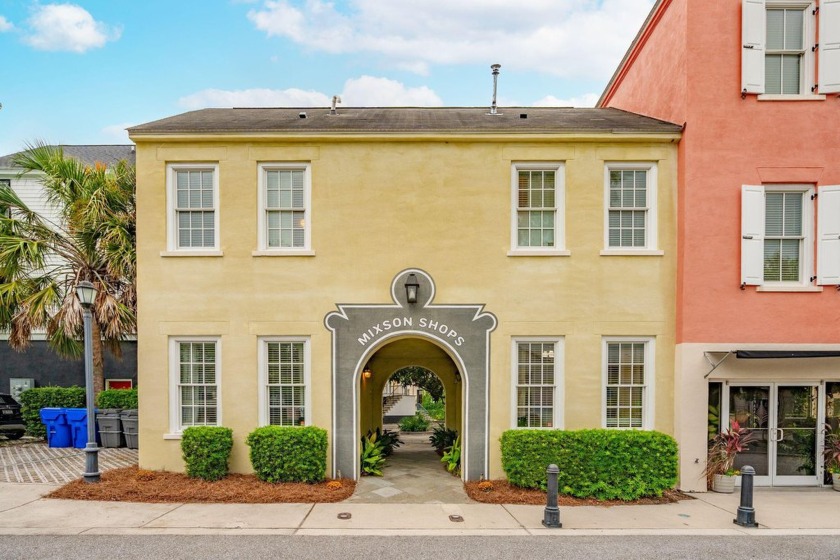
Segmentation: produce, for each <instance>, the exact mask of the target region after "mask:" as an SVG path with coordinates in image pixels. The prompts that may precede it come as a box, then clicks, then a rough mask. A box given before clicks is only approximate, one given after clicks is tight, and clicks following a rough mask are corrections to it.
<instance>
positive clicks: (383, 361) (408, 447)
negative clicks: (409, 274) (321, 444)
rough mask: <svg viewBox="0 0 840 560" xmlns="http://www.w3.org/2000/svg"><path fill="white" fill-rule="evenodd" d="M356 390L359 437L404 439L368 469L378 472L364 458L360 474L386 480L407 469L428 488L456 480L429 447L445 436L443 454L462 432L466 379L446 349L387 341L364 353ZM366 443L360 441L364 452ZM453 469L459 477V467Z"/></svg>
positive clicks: (418, 341)
mask: <svg viewBox="0 0 840 560" xmlns="http://www.w3.org/2000/svg"><path fill="white" fill-rule="evenodd" d="M358 394H359V401H360V402H359V424H358V425H359V436H358V437H359V438H360V439H364V438H366V437H369V436H370V435H372V434H376V433H377V430H378V433H379V434H380V437H381V435H382V434H384V435H385V439H386V443H387V440H388V439H389V437H390V435H391V434H394V435H395V437H398V438H399V439H400V440H401V441H402V443H401V444H400V445H397V446H394V447H393V448H392V449H391V451H392V453H391V454H389V455H387V456H385V461H384V463H383V464H382V465H381V468H377V469H370V470H372V471H379V472H378V473H377V472H367V473H366V472H365V471H366V465H365V463H364V458H362V466H361V468H362V474H363V475H365V474H374V475H377V476H378V475H379V473H381V476H383V478H384V479H385V480H391V481H393V480H394V479H395V478H397V479H398V478H399V476H400V475H401V474H403V473H406V472H409V473H410V474H411V475H417V474H418V473H422V474H423V476H424V477H425V478H426V483H427V484H428V485H430V486H436V485H438V482H441V483H443V482H445V479H446V478H450V479H454V480H457V479H455V477H452V476H451V475H449V474H447V468H446V467H447V463H445V462H442V461H441V453H439V452H437V450H436V447H435V446H434V445H433V443H439V440H440V439H446V438H447V437H449V439H450V440H451V441H449V442H448V443H449V444H448V445H446V446H445V447H446V448H447V449H441V452H443V451H446V450H449V449H448V448H451V446H452V445H453V444H455V443H456V442H455V438H456V437H457V436H459V435H461V434H463V418H464V414H463V402H464V397H465V394H464V383H463V381H462V375H461V372H460V371H459V369H458V366H457V365H456V363H455V362H454V361H453V359H452V358H451V357H450V356H449V354H448V353H447V352H446V351H445V350H444V349H442V348H441V347H439V346H438V345H436V344H435V343H434V342H432V341H430V340H428V339H425V338H421V337H406V338H399V339H396V340H393V341H391V342H388V343H386V344H385V345H383V346H381V347H380V348H378V349H376V351H375V352H373V353H372V354H371V355H370V356H369V357H368V359H367V361H366V363H365V366H364V367H363V369H362V375H361V376H360V377H359V393H358ZM424 404H425V406H424ZM412 426H414V427H415V428H416V429H415V430H412V429H411V428H412ZM452 434H454V436H453V435H452ZM435 436H436V437H435ZM462 439H463V438H462ZM368 443H370V442H368ZM461 444H462V441H458V442H457V445H459V446H460V445H461ZM366 447H367V446H366V444H365V442H362V455H364V454H365V453H364V452H365V448H366ZM452 471H453V472H452V474H459V475H460V472H459V469H457V468H453V469H452Z"/></svg>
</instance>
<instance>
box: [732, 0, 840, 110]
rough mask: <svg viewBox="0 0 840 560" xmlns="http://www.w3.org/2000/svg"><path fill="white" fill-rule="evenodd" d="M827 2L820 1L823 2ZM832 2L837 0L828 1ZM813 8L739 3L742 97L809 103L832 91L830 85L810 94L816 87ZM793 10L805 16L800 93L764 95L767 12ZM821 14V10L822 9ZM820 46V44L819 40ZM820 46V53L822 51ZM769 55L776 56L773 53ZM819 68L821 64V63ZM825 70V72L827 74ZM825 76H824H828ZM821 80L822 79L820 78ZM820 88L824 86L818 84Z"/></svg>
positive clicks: (773, 0) (799, 0)
mask: <svg viewBox="0 0 840 560" xmlns="http://www.w3.org/2000/svg"><path fill="white" fill-rule="evenodd" d="M825 1H826V0H823V2H825ZM830 1H831V2H833V1H836V0H830ZM815 7H816V4H815V3H814V2H813V1H811V0H742V15H741V20H742V33H741V42H742V48H741V91H742V94H744V95H745V94H756V95H757V99H758V100H760V101H811V100H823V99H825V95H824V94H825V93H828V92H830V91H833V89H832V87H831V86H830V85H829V84H824V87H823V88H822V91H820V90H818V93H814V92H813V91H812V89H811V88H812V87H813V86H814V85H816V78H815V77H816V65H817V59H816V56H815V54H814V51H813V47H814V45H815V44H816V37H817V35H816V27H817V24H816V21H815V19H816V17H820V25H821V26H822V17H821V14H819V15H817V16H815V15H814V10H815ZM784 8H787V9H794V10H802V11H803V12H804V16H805V17H804V21H803V45H802V47H803V50H802V60H801V66H800V89H799V93H795V94H782V93H778V94H776V93H773V94H770V93H765V91H766V89H767V84H766V80H765V72H766V70H765V68H766V56H767V54H768V53H767V30H766V28H767V10H773V9H784ZM821 11H822V9H821ZM821 42H822V40H821ZM822 46H823V45H820V51H822ZM769 54H776V53H775V52H772V53H769ZM820 64H821V67H822V62H821V63H820ZM828 68H829V67H828V66H826V70H828ZM831 68H832V70H833V69H834V66H833V65H832V67H831ZM827 73H828V72H826V74H827ZM821 80H822V78H821ZM821 85H823V84H821Z"/></svg>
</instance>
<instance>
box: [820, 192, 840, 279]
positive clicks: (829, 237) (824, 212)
mask: <svg viewBox="0 0 840 560" xmlns="http://www.w3.org/2000/svg"><path fill="white" fill-rule="evenodd" d="M817 284H819V285H821V286H825V285H837V284H840V185H832V186H826V187H820V189H819V196H818V197H817Z"/></svg>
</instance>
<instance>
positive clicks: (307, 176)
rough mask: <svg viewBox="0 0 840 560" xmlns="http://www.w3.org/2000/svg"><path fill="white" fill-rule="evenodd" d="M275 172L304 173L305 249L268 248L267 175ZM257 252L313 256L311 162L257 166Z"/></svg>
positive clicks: (268, 254) (270, 254)
mask: <svg viewBox="0 0 840 560" xmlns="http://www.w3.org/2000/svg"><path fill="white" fill-rule="evenodd" d="M275 170H281V171H282V170H302V171H303V206H304V208H303V212H304V218H303V219H304V231H303V247H269V246H268V220H267V219H266V213H267V212H268V208H267V200H266V198H267V196H266V173H267V172H268V171H275ZM257 174H258V177H257V189H258V191H259V192H258V195H257V200H258V201H259V207H258V210H257V229H258V233H257V239H258V241H257V243H258V244H257V250H256V251H254V252H253V255H254V256H284V255H290V256H313V255H314V254H315V252H314V251H313V250H312V164H311V163H309V162H303V161H301V162H266V163H260V164H259V165H258V166H257Z"/></svg>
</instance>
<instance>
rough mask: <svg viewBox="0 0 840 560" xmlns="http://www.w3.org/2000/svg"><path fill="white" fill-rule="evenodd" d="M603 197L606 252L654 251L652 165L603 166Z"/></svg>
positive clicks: (654, 190) (653, 174)
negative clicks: (604, 174) (604, 171)
mask: <svg viewBox="0 0 840 560" xmlns="http://www.w3.org/2000/svg"><path fill="white" fill-rule="evenodd" d="M605 196H606V208H605V210H606V228H605V240H604V241H605V248H606V250H607V251H617V252H622V251H628V250H629V251H633V250H635V251H639V250H641V251H645V250H655V249H656V243H657V239H656V237H657V232H656V166H655V165H654V164H645V163H616V164H607V166H606V188H605Z"/></svg>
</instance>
